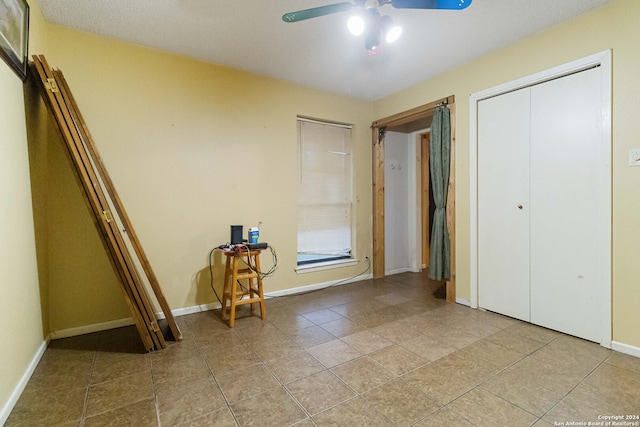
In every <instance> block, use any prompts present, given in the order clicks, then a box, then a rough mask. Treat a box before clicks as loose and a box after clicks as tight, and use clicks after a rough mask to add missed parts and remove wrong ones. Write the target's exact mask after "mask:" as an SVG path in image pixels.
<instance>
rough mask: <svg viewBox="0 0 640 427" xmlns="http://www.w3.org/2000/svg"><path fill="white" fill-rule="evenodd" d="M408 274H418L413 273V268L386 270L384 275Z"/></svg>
mask: <svg viewBox="0 0 640 427" xmlns="http://www.w3.org/2000/svg"><path fill="white" fill-rule="evenodd" d="M407 272H411V273H416V272H415V271H413V269H412V268H411V267H403V268H395V269H393V270H385V271H384V275H385V276H391V275H393V274H400V273H407Z"/></svg>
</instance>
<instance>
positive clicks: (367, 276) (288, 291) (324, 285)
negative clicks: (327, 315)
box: [264, 274, 373, 298]
mask: <svg viewBox="0 0 640 427" xmlns="http://www.w3.org/2000/svg"><path fill="white" fill-rule="evenodd" d="M372 278H373V274H365V275H361V276H355V277H352V278H350V279H343V280H332V281H329V282H323V283H314V284H313V285H306V286H299V287H297V288H289V289H284V290H282V291H274V292H267V293H266V294H264V297H265V298H275V297H283V296H287V295H295V294H301V293H305V292H309V291H317V290H320V289H324V288H328V287H330V286H340V285H346V284H347V283H353V282H360V281H362V280H369V279H372Z"/></svg>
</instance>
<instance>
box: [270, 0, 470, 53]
mask: <svg viewBox="0 0 640 427" xmlns="http://www.w3.org/2000/svg"><path fill="white" fill-rule="evenodd" d="M471 2H472V0H354V3H351V2H341V3H334V4H329V5H326V6H319V7H313V8H311V9H304V10H299V11H296V12H289V13H285V14H284V15H282V20H283V21H284V22H288V23H293V22H299V21H304V20H307V19H311V18H317V17H320V16H325V15H331V14H334V13H340V12H346V11H348V10H351V9H355V13H354V14H353V15H352V16H351V17H350V18H349V20H348V22H347V26H348V28H349V31H351V33H352V34H354V35H360V34H363V33H364V35H365V48H366V49H367V53H368V54H369V55H375V54H377V53H378V52H379V51H380V49H381V46H382V44H381V39H382V37H383V36H384V39H385V41H386V42H387V43H392V42H394V41H395V40H397V39H398V38H399V37H400V34H402V28H401V27H400V26H398V25H395V24H394V22H393V20H392V19H391V17H390V16H387V15H384V16H383V15H381V14H380V12H379V10H378V9H379V8H380V6H384V5H386V4H390V5H391V6H393V7H394V8H396V9H446V10H462V9H465V8H467V7H468V6H469V5H470V4H471Z"/></svg>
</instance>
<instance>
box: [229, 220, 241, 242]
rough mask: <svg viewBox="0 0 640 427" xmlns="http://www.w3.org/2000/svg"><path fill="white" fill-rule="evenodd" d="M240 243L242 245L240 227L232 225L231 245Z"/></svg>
mask: <svg viewBox="0 0 640 427" xmlns="http://www.w3.org/2000/svg"><path fill="white" fill-rule="evenodd" d="M240 243H242V226H241V225H232V226H231V244H232V245H238V244H240Z"/></svg>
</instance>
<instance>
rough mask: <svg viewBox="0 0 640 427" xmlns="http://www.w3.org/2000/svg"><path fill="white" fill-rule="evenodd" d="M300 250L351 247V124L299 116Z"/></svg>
mask: <svg viewBox="0 0 640 427" xmlns="http://www.w3.org/2000/svg"><path fill="white" fill-rule="evenodd" d="M298 144H299V146H298V153H299V156H300V158H299V177H298V253H299V254H318V255H336V256H341V255H349V254H350V252H351V209H352V206H351V205H352V203H351V193H352V191H351V185H352V179H351V128H350V127H348V126H345V125H334V124H331V123H321V122H316V121H307V120H298Z"/></svg>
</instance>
